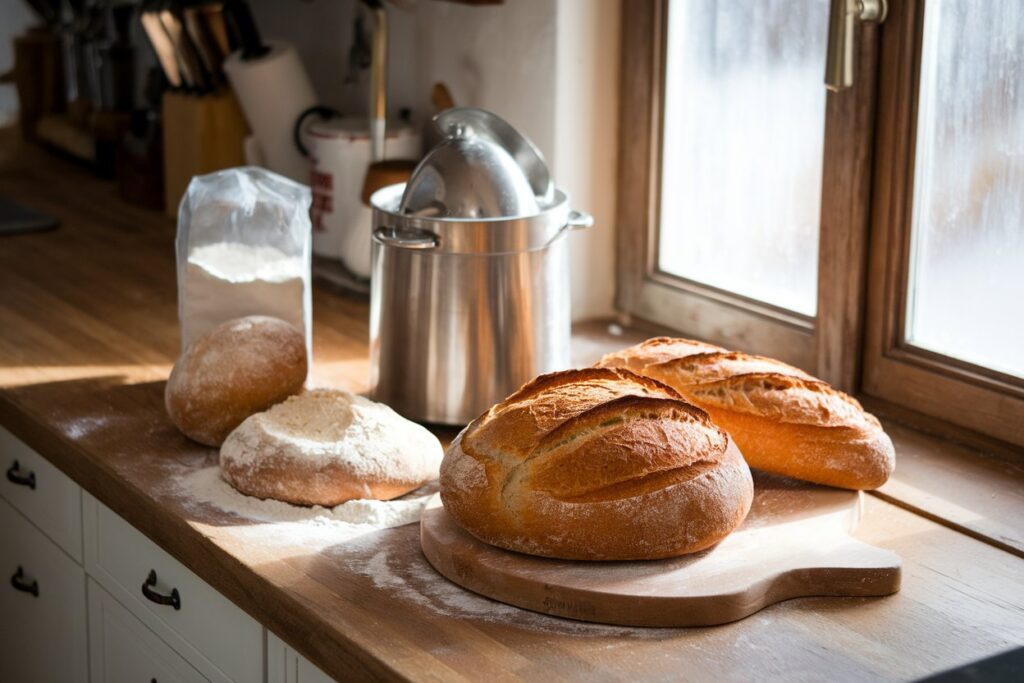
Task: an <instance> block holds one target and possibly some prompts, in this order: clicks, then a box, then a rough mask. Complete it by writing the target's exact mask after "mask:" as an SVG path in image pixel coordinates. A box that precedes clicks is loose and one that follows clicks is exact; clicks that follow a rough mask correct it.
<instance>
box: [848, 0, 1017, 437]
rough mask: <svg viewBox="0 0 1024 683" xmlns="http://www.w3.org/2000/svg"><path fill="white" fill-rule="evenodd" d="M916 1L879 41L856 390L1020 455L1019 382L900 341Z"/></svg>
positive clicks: (915, 79)
mask: <svg viewBox="0 0 1024 683" xmlns="http://www.w3.org/2000/svg"><path fill="white" fill-rule="evenodd" d="M923 34H924V2H923V1H921V0H903V2H899V3H890V12H889V17H888V19H886V26H885V31H884V32H883V36H882V44H881V62H882V64H883V65H884V66H883V69H882V73H883V74H884V77H883V78H882V79H881V81H880V83H879V86H880V91H879V104H878V107H879V109H878V111H879V116H878V128H877V139H876V145H875V146H876V155H877V158H878V164H877V167H876V168H877V171H876V174H875V183H874V195H873V206H872V209H873V215H872V240H871V242H872V248H871V254H870V272H871V273H874V274H877V277H873V278H872V280H871V286H870V287H869V292H868V306H867V311H868V315H867V328H866V336H865V346H864V377H863V390H864V392H865V393H867V394H870V395H872V396H877V397H879V398H881V399H883V400H885V401H888V402H890V403H892V404H896V405H901V406H908V407H911V408H913V409H914V410H916V411H919V412H921V413H925V414H927V415H930V416H933V417H935V418H938V419H940V420H943V421H946V422H949V423H951V424H953V425H957V426H959V427H962V428H966V429H968V430H971V431H974V432H978V433H980V434H979V435H978V436H982V435H984V436H983V437H982V438H995V439H998V440H1001V441H1004V442H1006V443H1009V444H1012V445H1015V446H1018V447H1020V446H1024V381H1022V380H1021V379H1020V378H1014V377H1011V376H1009V375H1006V374H1003V373H1000V372H997V371H994V370H990V369H988V368H984V367H981V366H978V365H974V364H971V363H968V362H964V361H960V360H957V359H954V358H950V357H948V356H943V355H941V354H938V353H934V352H931V351H927V350H924V349H921V348H917V347H914V346H912V345H910V344H908V343H906V342H905V341H904V340H903V336H904V334H903V331H904V330H905V329H906V317H905V314H906V302H907V294H908V286H909V268H910V232H911V227H912V209H913V199H914V194H913V193H914V162H915V150H916V129H917V118H918V93H919V91H920V76H921V47H922V46H921V44H922V41H923Z"/></svg>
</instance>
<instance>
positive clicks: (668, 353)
mask: <svg viewBox="0 0 1024 683" xmlns="http://www.w3.org/2000/svg"><path fill="white" fill-rule="evenodd" d="M724 350H725V349H723V348H721V347H719V346H715V345H714V344H708V343H706V342H700V341H696V340H694V339H682V338H679V337H652V338H651V339H648V340H647V341H645V342H641V343H639V344H636V345H635V346H630V347H629V348H627V349H623V350H622V351H616V352H615V353H609V354H607V355H605V356H604V357H603V358H602V359H601V360H599V361H598V362H597V364H596V367H600V368H624V369H626V370H629V371H631V372H634V373H636V374H638V375H642V374H643V369H644V368H645V367H647V366H648V365H653V364H654V363H661V362H663V361H666V360H672V359H674V358H683V357H684V356H689V355H692V354H697V353H708V352H714V351H724Z"/></svg>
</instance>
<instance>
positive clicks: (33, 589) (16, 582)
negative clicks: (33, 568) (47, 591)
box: [11, 564, 39, 598]
mask: <svg viewBox="0 0 1024 683" xmlns="http://www.w3.org/2000/svg"><path fill="white" fill-rule="evenodd" d="M11 585H12V586H14V590H19V591H21V592H22V593H31V594H32V596H33V597H36V598H38V597H39V582H38V581H35V580H33V581H32V583H28V582H26V581H25V572H24V570H22V568H21V565H20V564H19V565H18V571H16V572H14V576H12V577H11Z"/></svg>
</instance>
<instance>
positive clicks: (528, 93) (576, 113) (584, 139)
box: [416, 0, 620, 320]
mask: <svg viewBox="0 0 1024 683" xmlns="http://www.w3.org/2000/svg"><path fill="white" fill-rule="evenodd" d="M619 5H620V3H619V1H618V0H557V1H554V0H509V1H508V2H506V4H504V5H500V6H496V7H466V6H462V5H454V4H449V3H444V2H431V1H428V2H421V3H420V4H419V6H418V7H417V27H418V29H417V45H416V59H417V62H418V70H419V79H418V80H419V86H418V87H419V89H420V93H421V97H426V95H427V93H429V89H430V87H431V85H432V84H433V83H434V82H435V81H438V80H440V81H444V82H445V83H447V84H448V86H449V88H450V89H451V91H452V95H453V97H454V98H455V100H456V103H457V104H462V105H473V106H478V107H483V108H485V109H489V110H491V111H493V112H495V113H497V114H499V115H500V116H502V117H503V118H505V119H507V120H508V121H509V122H510V123H511V124H512V125H514V126H516V127H517V128H518V129H519V130H520V131H522V132H523V133H525V134H526V135H527V137H529V138H530V139H531V140H533V142H534V143H535V144H536V145H537V146H538V147H540V148H541V150H542V151H543V152H544V155H545V157H546V158H547V160H548V163H549V165H550V166H551V170H552V173H553V175H554V178H555V182H556V183H557V184H558V185H559V186H560V187H561V188H563V189H565V190H566V191H567V192H568V193H569V195H570V196H571V197H572V203H573V206H574V208H578V209H582V210H584V211H588V212H590V213H592V214H593V215H594V219H595V226H594V228H592V229H591V230H588V231H584V232H578V233H575V234H573V235H572V236H571V237H570V240H571V247H570V253H571V254H572V256H571V259H572V305H573V318H574V319H577V320H580V319H584V318H591V317H595V316H605V315H611V314H612V313H613V305H612V302H613V298H614V288H615V280H614V273H615V259H614V241H615V231H614V226H615V224H614V220H615V174H616V144H617V135H618V132H617V131H618V71H619V47H618V46H619ZM424 106H426V104H425V103H422V104H421V108H422V107H424Z"/></svg>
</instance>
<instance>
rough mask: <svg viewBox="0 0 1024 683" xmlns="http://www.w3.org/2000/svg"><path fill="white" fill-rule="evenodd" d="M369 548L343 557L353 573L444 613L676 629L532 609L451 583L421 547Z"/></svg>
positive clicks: (606, 628) (560, 626) (655, 631)
mask: <svg viewBox="0 0 1024 683" xmlns="http://www.w3.org/2000/svg"><path fill="white" fill-rule="evenodd" d="M417 545H418V543H417ZM410 550H412V549H410ZM415 550H418V548H416V549H415ZM371 553H372V554H370V555H369V556H368V557H366V556H363V557H359V556H349V557H347V558H345V559H344V560H343V561H344V562H345V564H347V565H348V566H349V567H350V568H351V569H352V570H354V571H355V572H357V573H359V574H361V575H363V576H366V577H367V578H369V579H370V580H371V581H372V582H373V585H374V586H375V587H376V588H379V589H381V590H384V591H386V592H388V593H390V594H391V595H393V596H397V597H400V598H402V599H405V600H409V601H410V602H414V603H416V604H418V605H420V606H422V607H426V608H429V609H433V610H435V611H437V612H439V613H441V614H443V615H444V616H448V617H456V618H460V619H476V620H479V621H484V622H489V623H502V624H505V625H512V626H521V627H523V628H526V629H529V630H530V631H539V632H542V633H550V634H564V635H576V636H592V637H608V636H610V637H616V638H621V637H623V636H626V637H632V638H654V639H664V638H669V637H672V635H673V634H677V633H679V631H678V629H666V628H642V627H630V626H611V625H606V624H595V623H590V622H582V621H575V620H573V619H563V618H561V617H554V616H550V615H547V614H540V613H538V612H531V611H529V610H525V609H521V608H519V607H515V606H512V605H506V604H504V603H501V602H496V601H494V600H491V599H489V598H485V597H483V596H480V595H477V594H476V593H473V592H471V591H468V590H466V589H464V588H462V587H460V586H458V585H456V584H454V583H452V582H451V581H449V580H448V579H446V578H444V577H443V576H441V575H440V574H438V573H437V572H436V571H434V569H433V567H431V566H430V565H429V564H428V563H427V561H426V559H425V558H424V557H423V554H422V553H421V552H415V551H411V552H396V551H395V549H394V548H388V549H384V548H380V549H376V550H372V551H371Z"/></svg>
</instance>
